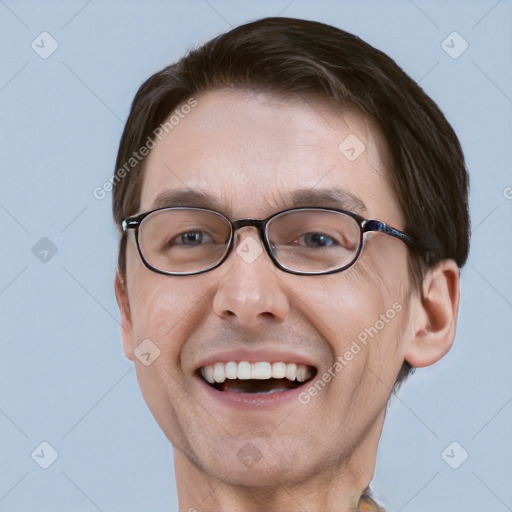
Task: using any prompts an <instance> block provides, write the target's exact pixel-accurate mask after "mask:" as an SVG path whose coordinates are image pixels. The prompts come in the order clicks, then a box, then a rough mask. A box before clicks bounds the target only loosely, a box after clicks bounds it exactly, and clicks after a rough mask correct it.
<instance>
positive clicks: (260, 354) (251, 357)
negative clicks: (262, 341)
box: [195, 348, 319, 370]
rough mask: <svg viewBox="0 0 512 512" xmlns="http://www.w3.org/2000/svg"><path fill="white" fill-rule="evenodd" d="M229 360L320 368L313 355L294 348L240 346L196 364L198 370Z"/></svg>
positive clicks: (212, 355)
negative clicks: (249, 347) (251, 348)
mask: <svg viewBox="0 0 512 512" xmlns="http://www.w3.org/2000/svg"><path fill="white" fill-rule="evenodd" d="M229 361H236V362H240V361H248V362H250V363H257V362H258V361H268V362H269V363H276V362H278V361H282V362H284V363H298V364H304V365H308V366H312V367H313V368H315V369H318V366H319V364H318V362H315V361H314V360H313V359H312V358H311V357H308V356H306V355H303V354H298V353H297V352H295V351H292V350H288V351H287V350H276V349H270V348H269V349H258V350H249V349H244V348H238V349H234V350H228V351H224V352H216V353H215V354H211V355H209V356H206V357H204V358H203V359H201V361H199V362H198V364H197V365H196V366H195V369H196V370H200V369H201V368H203V367H205V366H207V365H210V364H215V363H227V362H229Z"/></svg>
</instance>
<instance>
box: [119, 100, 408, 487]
mask: <svg viewBox="0 0 512 512" xmlns="http://www.w3.org/2000/svg"><path fill="white" fill-rule="evenodd" d="M197 101H198V103H197V106H196V107H195V108H193V109H192V111H191V112H190V113H189V114H187V116H186V117H185V118H184V119H182V120H180V122H179V124H178V125H177V126H175V127H174V128H173V129H172V131H170V132H169V134H167V135H166V136H165V137H164V139H163V140H162V141H161V142H159V143H158V145H157V146H156V147H155V148H154V149H153V150H152V151H151V153H150V155H149V157H148V158H147V160H146V163H145V177H144V183H143V189H142V196H141V207H140V212H145V211H149V210H152V209H154V208H155V207H156V206H155V204H156V203H155V199H156V198H157V196H159V195H161V194H162V193H165V192H177V191H185V192H190V191H199V192H202V193H204V194H207V195H208V196H211V198H212V203H211V204H210V205H209V204H205V203H197V201H192V202H186V203H185V202H180V203H179V204H178V205H180V206H202V207H211V208H212V209H215V210H218V211H221V212H222V213H223V214H225V215H226V216H228V217H229V218H231V219H233V220H235V219H241V218H265V217H267V216H269V215H271V214H273V213H275V212H277V211H279V210H282V209H285V208H290V207H293V206H294V204H293V203H291V202H290V200H291V197H292V194H294V193H296V192H297V191H301V194H302V196H303V197H306V198H308V197H310V200H308V199H306V200H305V201H303V203H301V204H300V206H324V207H333V208H341V209H343V208H345V209H352V210H355V211H356V212H357V213H359V214H361V215H363V216H364V217H366V218H375V219H379V220H382V221H384V222H386V223H388V224H390V225H392V226H394V227H397V228H399V229H403V227H404V219H403V217H402V214H401V211H400V209H399V206H398V202H397V199H396V197H395V196H394V194H393V192H392V190H391V187H390V186H389V184H388V181H387V171H386V163H387V162H386V152H385V147H384V144H383V142H382V138H381V136H380V134H379V133H378V131H377V130H376V129H375V127H374V125H373V124H371V123H370V122H368V121H367V120H365V118H364V117H362V116H361V115H358V114H357V113H355V112H353V111H347V112H345V113H342V114H340V113H336V112H334V111H333V109H332V108H330V107H327V106H325V105H322V104H320V103H318V102H315V101H313V102H311V101H306V100H303V99H300V98H298V99H297V100H295V101H293V102H292V101H289V100H288V101H285V100H282V99H276V98H272V97H269V96H268V95H264V94H255V93H250V92H243V91H239V90H219V91H214V92H207V93H203V94H202V95H200V96H198V97H197ZM347 137H350V138H349V139H347ZM355 137H357V139H359V141H360V142H358V143H357V144H358V145H357V146H354V144H355V143H356V142H357V139H355ZM346 139H347V140H346ZM345 140H346V141H345ZM343 141H345V142H344V143H343V144H341V143H342V142H343ZM354 141H356V142H354ZM361 142H362V143H363V144H364V148H363V146H362V145H361ZM340 144H341V146H340ZM351 148H354V151H352V150H351ZM361 150H362V152H361ZM359 152H360V154H359V156H357V153H359ZM354 155H356V156H357V158H355V159H354ZM319 191H322V192H326V191H330V192H332V191H344V194H343V193H342V194H341V196H342V197H340V200H339V201H334V200H330V201H327V202H319V198H318V197H315V196H314V195H313V193H315V192H316V193H317V196H318V192H319ZM296 195H297V194H296ZM343 196H344V197H343ZM351 198H352V199H351ZM353 198H355V199H353ZM213 201H214V202H213ZM173 205H174V204H169V206H173ZM361 206H363V207H362V208H361ZM356 209H357V210H356ZM140 212H138V213H140ZM134 213H135V212H134ZM237 233H238V236H237V240H236V246H235V249H236V248H244V247H245V248H248V249H247V250H250V251H256V252H253V254H255V255H256V254H257V252H258V251H257V247H256V246H255V245H254V243H253V242H256V243H257V244H259V245H260V246H261V241H260V239H259V237H258V234H257V231H256V229H255V228H254V227H245V228H242V229H241V230H240V231H238V232H237ZM249 239H252V240H251V241H250V243H248V244H247V245H245V244H246V243H247V242H249ZM127 290H128V301H129V314H128V315H125V318H124V323H125V325H126V326H127V329H126V331H125V333H124V345H125V351H126V353H127V355H128V356H129V357H130V358H133V351H134V349H135V348H136V347H137V346H138V345H139V344H140V343H141V342H142V341H143V340H145V339H150V340H151V341H152V343H154V344H155V345H156V346H157V347H158V349H159V350H160V355H159V357H158V358H157V359H156V360H155V361H154V362H153V363H152V364H151V365H149V366H145V365H144V364H143V363H142V362H141V361H139V360H138V359H137V358H133V359H134V361H135V365H136V368H137V376H138V379H139V383H140V386H141V390H142V393H143V395H144V398H145V400H146V401H147V403H148V405H149V407H150V409H151V411H152V412H153V414H154V416H155V418H156V420H157V421H158V423H159V425H160V426H161V428H162V429H163V431H164V432H165V434H166V435H167V437H168V438H169V439H170V440H171V441H172V443H173V445H174V446H175V448H176V449H178V450H180V451H181V452H183V453H184V454H185V455H186V456H187V458H188V459H189V460H191V461H193V464H194V465H195V466H196V467H198V468H200V470H202V471H204V472H205V473H207V474H208V475H212V476H215V477H218V478H220V479H224V478H225V479H226V481H229V482H233V483H240V484H251V485H266V484H268V483H269V482H270V481H274V479H275V481H279V482H289V483H292V482H301V481H303V480H305V479H308V478H311V479H313V478H316V477H317V476H319V475H321V474H322V472H325V471H333V472H334V471H335V472H339V471H340V469H341V468H345V469H351V470H352V471H351V474H354V475H358V474H359V473H360V472H361V470H362V469H363V468H361V461H366V463H367V465H368V467H373V464H374V457H375V452H376V448H377V444H378V439H379V436H380V430H381V428H382V422H383V419H384V414H385V407H386V402H387V400H388V398H389V395H390V392H391V388H392V386H393V383H394V381H395V378H396V376H397V373H398V371H399V369H400V367H401V365H402V362H403V360H404V353H405V351H406V346H407V343H408V340H410V338H411V336H412V327H411V316H412V315H411V314H410V308H409V300H410V296H409V295H408V294H409V293H410V283H409V279H408V273H407V248H406V246H405V244H403V243H402V242H401V241H399V240H397V239H394V238H392V237H390V236H386V235H384V234H382V233H369V234H366V235H365V246H364V250H363V253H362V255H361V256H360V258H359V260H358V261H357V262H356V264H355V265H354V266H352V267H351V268H349V269H348V270H346V271H344V272H339V273H335V274H330V275H321V276H301V275H293V274H288V273H285V272H283V271H281V270H279V269H277V268H276V267H275V266H274V265H273V263H272V262H271V260H270V258H269V257H268V255H267V254H266V253H265V252H263V253H261V254H260V255H259V256H258V257H257V258H256V259H255V260H254V261H252V258H247V257H245V258H244V253H243V252H242V251H239V252H236V251H235V250H234V251H233V252H232V253H231V254H230V255H229V257H228V259H227V260H226V261H225V262H224V263H223V264H222V265H221V266H220V267H218V268H216V269H214V270H212V271H209V272H206V273H203V274H198V275H192V276H165V275H160V274H157V273H155V272H152V271H151V270H149V269H147V268H146V267H145V266H144V265H143V263H142V261H141V259H140V257H139V254H138V253H137V248H136V244H135V239H134V236H133V232H131V233H130V235H129V240H128V246H127ZM362 333H366V334H362ZM350 354H352V355H350ZM228 361H234V362H241V361H249V362H252V363H256V362H270V363H276V362H277V363H279V362H281V363H287V364H290V363H300V364H306V365H308V366H309V367H310V368H311V369H313V371H314V372H315V377H314V378H313V379H312V380H311V381H310V382H308V383H305V384H304V385H302V386H300V387H299V388H296V389H291V390H290V391H282V392H277V393H267V394H257V393H235V392H232V391H222V390H217V389H214V388H213V387H212V386H210V385H209V384H208V383H206V381H205V380H204V379H202V378H201V369H202V368H204V367H205V365H207V364H214V363H216V362H224V363H225V362H228ZM336 362H338V364H336ZM281 367H282V365H281ZM281 382H283V381H281ZM315 383H316V392H315V391H310V390H311V389H312V387H313V385H314V384H315ZM288 384H289V382H288ZM285 387H288V385H286V386H285ZM230 389H233V388H230ZM248 389H251V385H250V384H248ZM351 460H354V461H357V464H358V466H359V467H355V468H351V466H350V465H351ZM363 463H365V462H363ZM354 464H355V462H354ZM348 473H349V474H350V472H348ZM345 474H347V472H345Z"/></svg>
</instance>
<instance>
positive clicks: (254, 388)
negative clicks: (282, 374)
mask: <svg viewBox="0 0 512 512" xmlns="http://www.w3.org/2000/svg"><path fill="white" fill-rule="evenodd" d="M301 384H303V383H302V382H296V381H294V382H292V381H289V380H287V379H267V380H252V379H251V380H239V379H233V380H231V379H228V380H225V381H224V382H223V383H222V384H215V385H214V387H215V388H216V389H219V390H220V391H231V392H233V393H249V394H254V395H268V394H272V393H279V392H282V391H290V390H291V389H295V388H296V387H298V386H300V385H301Z"/></svg>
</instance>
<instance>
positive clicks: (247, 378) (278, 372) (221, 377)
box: [198, 361, 317, 394]
mask: <svg viewBox="0 0 512 512" xmlns="http://www.w3.org/2000/svg"><path fill="white" fill-rule="evenodd" d="M316 372H317V370H316V368H314V367H312V366H309V365H305V364H297V363H285V362H282V361H278V362H273V363H270V362H268V361H260V362H255V363H250V362H248V361H240V362H236V361H229V362H225V363H224V362H222V363H221V362H219V363H215V364H211V365H206V366H203V367H202V368H200V369H199V370H198V373H199V376H200V377H201V378H202V379H203V380H204V381H205V382H206V383H207V384H208V385H210V386H211V387H213V388H215V389H217V390H218V391H231V392H233V393H251V394H271V393H278V392H283V391H290V390H292V389H296V388H298V387H300V386H303V385H304V384H306V383H307V382H309V381H310V380H311V379H313V377H314V376H315V375H316Z"/></svg>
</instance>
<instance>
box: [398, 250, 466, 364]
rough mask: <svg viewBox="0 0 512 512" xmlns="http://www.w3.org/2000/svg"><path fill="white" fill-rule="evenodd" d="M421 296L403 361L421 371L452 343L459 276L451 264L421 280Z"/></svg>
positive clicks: (418, 299) (442, 353) (440, 267)
mask: <svg viewBox="0 0 512 512" xmlns="http://www.w3.org/2000/svg"><path fill="white" fill-rule="evenodd" d="M422 286H423V294H422V296H419V294H418V297H417V299H416V300H417V301H418V304H417V306H418V307H417V308H415V312H414V315H415V318H412V319H411V321H412V323H413V327H414V333H413V334H414V336H413V339H412V340H411V342H410V344H409V345H408V346H407V348H406V352H405V360H406V361H407V362H408V363H409V364H410V365H411V366H413V367H416V368H421V367H423V366H429V365H431V364H434V363H435V362H437V361H439V360H440V359H441V358H442V357H443V356H444V355H445V354H446V353H447V352H448V351H449V350H450V348H451V347H452V345H453V341H454V339H455V331H456V326H457V315H458V310H459V296H460V272H459V268H458V267H457V264H456V263H455V261H453V260H443V261H440V262H439V263H438V264H437V265H436V266H435V267H434V268H433V269H431V270H430V271H429V272H428V273H427V275H426V276H425V279H424V280H423V285H422Z"/></svg>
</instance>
